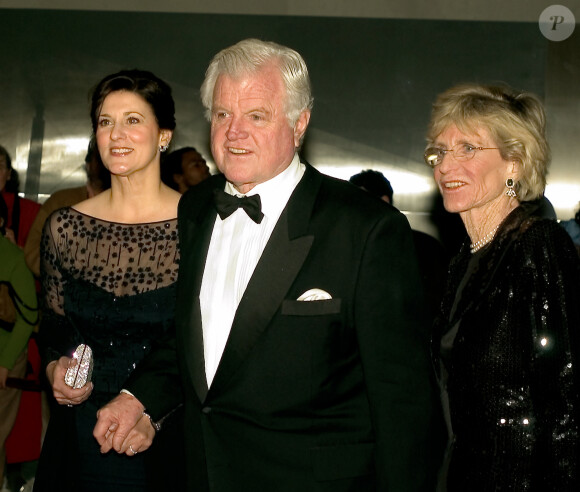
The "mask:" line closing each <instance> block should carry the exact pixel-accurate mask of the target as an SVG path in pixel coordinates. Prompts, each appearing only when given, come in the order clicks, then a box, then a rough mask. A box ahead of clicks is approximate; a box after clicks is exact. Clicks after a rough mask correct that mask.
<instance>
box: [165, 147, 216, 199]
mask: <svg viewBox="0 0 580 492" xmlns="http://www.w3.org/2000/svg"><path fill="white" fill-rule="evenodd" d="M209 177H210V173H209V167H208V165H207V162H206V160H205V159H204V158H203V156H202V155H201V154H200V153H199V152H198V151H197V150H195V148H194V147H183V148H181V149H178V150H174V151H173V152H170V153H169V154H167V156H165V158H164V159H163V160H162V162H161V179H162V180H163V182H164V183H165V184H166V185H167V186H169V187H171V188H173V189H174V190H177V191H179V193H181V194H183V193H185V192H186V191H187V190H188V189H189V188H191V187H192V186H195V185H196V184H199V183H201V182H202V181H204V180H205V179H207V178H209Z"/></svg>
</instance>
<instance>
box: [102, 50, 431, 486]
mask: <svg viewBox="0 0 580 492" xmlns="http://www.w3.org/2000/svg"><path fill="white" fill-rule="evenodd" d="M201 95H202V101H203V103H204V105H205V107H206V108H207V115H208V117H209V120H210V122H211V148H212V153H213V156H214V159H215V162H216V164H217V167H218V168H219V170H220V171H221V172H222V173H223V175H221V176H214V177H212V178H210V179H208V180H206V181H204V182H203V183H202V184H200V185H199V186H197V187H195V188H194V189H193V190H192V191H190V192H188V193H186V194H185V195H184V196H183V198H182V201H181V203H180V207H179V228H180V244H181V250H182V255H181V256H182V260H181V261H182V262H181V264H180V272H179V289H178V306H179V307H178V310H177V313H176V338H175V339H174V340H170V341H168V342H167V344H165V346H164V347H162V348H160V349H159V350H157V351H156V352H154V353H152V355H151V357H150V358H149V359H148V361H147V363H146V364H144V365H143V366H142V367H140V368H139V369H137V370H136V371H135V373H134V376H133V377H132V378H131V380H130V381H129V382H128V384H127V388H126V389H127V391H128V392H129V393H130V394H121V395H119V396H118V397H117V399H116V400H113V402H112V403H110V404H109V405H108V406H106V407H104V408H103V409H101V411H100V418H99V423H98V424H97V427H96V428H95V436H96V437H97V440H99V442H100V443H101V444H102V446H103V448H102V449H103V451H108V450H109V449H110V447H111V446H113V447H114V448H115V449H116V450H117V451H119V452H126V450H127V449H128V448H129V445H132V446H133V448H132V449H133V450H141V449H145V448H146V446H147V442H145V441H143V442H142V441H140V440H139V439H140V438H139V436H138V435H136V434H135V433H134V432H133V433H131V431H129V429H130V428H131V426H132V425H133V423H134V422H136V420H137V419H138V418H139V417H140V416H141V415H142V412H143V411H145V412H147V413H148V414H149V415H151V416H152V418H153V420H155V419H158V418H161V417H162V416H163V415H165V414H166V413H167V412H168V411H170V410H171V408H172V407H174V406H175V405H176V404H178V403H179V402H180V401H182V400H183V401H184V402H185V406H186V409H185V418H186V420H185V421H186V425H185V433H184V436H185V439H186V446H187V451H188V455H187V457H188V467H187V468H188V469H187V473H188V490H195V491H196V492H197V491H202V490H211V491H246V490H248V491H264V492H266V491H288V492H290V491H291V492H296V491H301V492H305V491H322V490H328V491H333V492H340V491H347V490H350V491H354V490H356V491H357V492H364V491H371V490H382V491H387V490H393V491H394V490H397V491H411V490H426V489H427V482H428V478H427V477H426V475H427V473H426V470H427V468H428V467H427V465H426V462H427V460H428V458H429V456H428V453H429V451H428V449H429V447H428V446H427V441H428V436H429V433H430V427H431V425H432V417H433V412H432V401H433V399H432V396H433V392H432V386H431V379H430V375H429V374H430V362H429V358H428V354H427V347H428V342H427V329H426V327H425V324H424V320H423V318H422V316H421V314H420V313H421V312H422V306H421V305H420V302H421V299H422V295H421V287H420V280H419V276H418V272H417V265H416V263H415V259H414V255H413V245H412V238H411V231H410V228H409V225H408V223H407V221H406V220H405V218H404V217H403V216H402V215H401V214H400V213H398V212H397V211H396V210H395V209H393V208H392V207H390V206H389V205H387V204H384V203H381V202H380V201H378V200H375V199H373V198H372V197H369V196H368V195H367V194H365V193H364V192H362V191H360V190H358V189H357V188H355V187H354V186H352V185H350V184H348V183H345V182H343V181H340V180H336V179H333V178H330V177H328V176H324V175H322V174H320V173H319V172H318V171H316V170H315V169H314V168H313V167H311V166H310V165H308V164H306V163H303V162H301V161H300V159H299V157H298V149H299V147H300V145H301V141H302V138H303V137H304V134H305V131H306V128H307V126H308V123H309V119H310V112H311V107H312V96H311V91H310V82H309V78H308V71H307V68H306V64H305V63H304V60H303V59H302V57H301V56H300V55H299V54H298V53H296V52H295V51H294V50H291V49H289V48H286V47H283V46H280V45H277V44H275V43H266V42H262V41H258V40H245V41H242V42H240V43H238V44H236V45H234V46H232V47H230V48H227V49H225V50H223V51H221V52H220V53H218V54H217V55H216V56H215V57H214V59H213V60H212V62H211V64H210V66H209V68H208V70H207V73H206V79H205V81H204V84H203V86H202V90H201ZM236 196H237V197H239V198H235V197H236ZM176 361H177V362H176ZM179 375H180V377H179ZM136 446H140V447H136Z"/></svg>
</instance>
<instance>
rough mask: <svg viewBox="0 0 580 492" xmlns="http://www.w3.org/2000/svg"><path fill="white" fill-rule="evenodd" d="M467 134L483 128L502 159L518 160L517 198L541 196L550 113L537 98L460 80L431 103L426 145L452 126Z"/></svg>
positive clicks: (505, 86) (530, 94) (526, 198)
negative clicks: (461, 82)
mask: <svg viewBox="0 0 580 492" xmlns="http://www.w3.org/2000/svg"><path fill="white" fill-rule="evenodd" d="M452 125H455V126H456V127H457V128H458V129H459V130H460V131H462V132H463V133H477V131H478V129H481V128H484V129H485V130H487V131H488V132H489V135H490V136H491V138H492V139H493V141H494V142H495V145H496V146H497V147H498V148H499V151H500V154H501V156H502V158H503V159H504V160H507V161H514V162H518V163H519V164H520V166H521V174H520V176H519V179H518V183H517V184H516V191H517V194H518V200H519V201H527V200H534V199H535V198H539V197H541V196H542V195H543V193H544V189H545V187H546V176H547V174H548V166H549V164H550V147H549V145H548V141H547V139H546V115H545V113H544V108H543V105H542V103H541V102H540V100H539V98H538V97H537V96H536V95H534V94H532V93H530V92H522V91H517V90H515V89H513V88H511V87H509V86H507V85H480V84H462V85H457V86H455V87H452V88H450V89H448V90H446V91H445V92H443V93H442V94H440V95H439V96H437V99H436V101H435V103H434V104H433V111H432V113H431V121H430V122H429V127H428V130H427V141H428V145H431V144H433V142H434V141H435V140H436V139H437V137H438V136H439V135H440V134H441V133H442V132H443V131H445V130H446V129H447V128H449V127H450V126H452Z"/></svg>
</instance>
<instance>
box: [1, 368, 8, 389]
mask: <svg viewBox="0 0 580 492" xmlns="http://www.w3.org/2000/svg"><path fill="white" fill-rule="evenodd" d="M7 379H8V368H7V367H2V366H0V389H6V380H7Z"/></svg>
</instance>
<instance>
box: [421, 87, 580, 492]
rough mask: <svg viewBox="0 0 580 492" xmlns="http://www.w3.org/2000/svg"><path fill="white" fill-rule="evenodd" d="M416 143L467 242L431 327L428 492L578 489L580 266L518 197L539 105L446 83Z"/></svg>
mask: <svg viewBox="0 0 580 492" xmlns="http://www.w3.org/2000/svg"><path fill="white" fill-rule="evenodd" d="M428 135H429V136H428V140H429V146H428V149H427V151H426V153H425V159H426V161H427V163H428V164H430V165H431V166H432V167H433V169H434V177H435V180H436V181H437V184H438V186H439V189H440V191H441V193H442V195H443V198H444V203H445V207H446V209H447V210H448V211H450V212H457V213H459V214H460V216H461V218H462V219H463V222H464V224H465V226H466V229H467V232H468V235H469V239H470V241H471V245H469V243H466V244H465V245H464V246H463V248H462V250H461V251H460V253H459V254H458V256H457V257H456V258H454V260H453V261H452V263H451V266H450V272H449V278H448V283H447V291H446V294H445V296H444V299H443V303H442V310H441V313H440V316H439V317H438V319H437V321H436V323H435V327H434V328H435V329H434V338H433V341H434V342H433V354H434V361H435V365H436V368H437V370H438V372H439V379H440V383H441V390H442V402H443V407H444V410H445V413H446V417H447V424H448V430H449V436H450V442H449V449H448V454H447V459H446V464H445V466H444V469H443V470H442V473H441V480H440V490H448V491H462V492H464V491H469V492H472V491H490V492H491V491H493V492H495V491H504V490H509V491H542V492H546V491H558V492H566V491H572V490H575V491H576V490H580V432H579V424H580V410H579V409H580V396H579V393H580V378H579V373H578V363H579V360H578V359H579V356H580V263H579V260H578V257H577V255H576V252H575V250H574V247H573V245H572V242H571V240H570V238H569V237H568V236H567V234H566V233H565V231H564V230H563V229H562V228H560V227H559V226H558V224H557V223H556V222H555V221H551V220H547V219H542V218H540V217H539V214H538V205H537V202H536V203H534V202H533V201H532V200H534V199H536V198H538V197H539V196H541V195H542V193H543V190H544V187H545V177H546V174H547V165H548V162H549V149H548V145H547V142H546V140H545V128H544V113H543V109H542V106H541V104H540V103H539V101H538V100H537V98H535V96H532V95H530V94H526V93H518V92H516V91H514V90H512V89H510V88H506V87H486V86H478V85H469V86H458V87H455V88H452V89H450V90H448V91H446V92H445V93H443V94H442V95H440V96H439V98H438V99H437V101H436V103H435V105H434V109H433V115H432V120H431V124H430V128H429V133H428ZM449 154H452V155H449Z"/></svg>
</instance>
